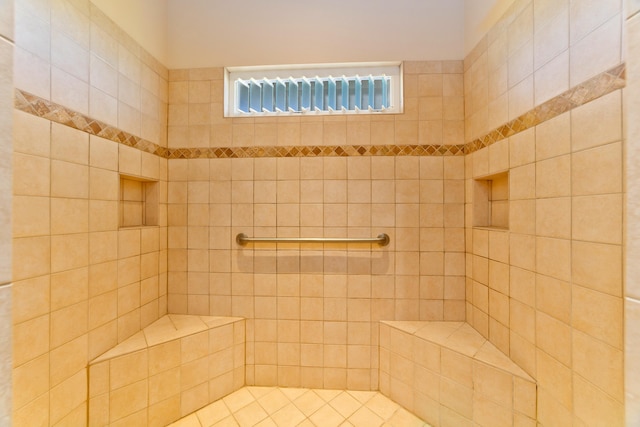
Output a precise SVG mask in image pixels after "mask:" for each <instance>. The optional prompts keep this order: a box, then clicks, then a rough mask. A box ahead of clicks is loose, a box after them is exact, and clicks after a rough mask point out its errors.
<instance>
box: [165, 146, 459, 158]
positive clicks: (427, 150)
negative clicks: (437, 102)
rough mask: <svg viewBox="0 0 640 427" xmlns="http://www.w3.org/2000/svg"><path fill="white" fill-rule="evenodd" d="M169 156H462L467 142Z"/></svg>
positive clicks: (189, 151)
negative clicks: (457, 143) (459, 143)
mask: <svg viewBox="0 0 640 427" xmlns="http://www.w3.org/2000/svg"><path fill="white" fill-rule="evenodd" d="M168 151H169V154H168V156H167V158H169V159H230V158H251V157H349V156H352V157H355V156H462V155H464V145H327V146H324V145H323V146H302V147H300V146H279V147H273V146H268V147H220V148H176V149H169V150H168Z"/></svg>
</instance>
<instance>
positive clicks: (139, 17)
mask: <svg viewBox="0 0 640 427" xmlns="http://www.w3.org/2000/svg"><path fill="white" fill-rule="evenodd" d="M91 1H92V2H93V3H94V4H96V5H97V6H98V7H100V8H101V9H102V10H103V11H104V12H105V13H106V14H107V15H108V16H110V17H111V18H112V19H113V20H114V21H116V22H117V23H118V24H119V25H120V26H121V27H123V29H124V30H125V31H127V32H128V33H129V34H130V35H131V36H132V37H133V38H134V39H136V40H137V41H138V42H139V43H140V44H141V45H142V46H143V47H145V48H146V49H147V50H148V51H149V52H151V53H152V54H153V55H154V56H156V57H157V58H158V59H159V60H160V61H161V62H163V63H164V64H165V65H166V66H167V67H168V68H170V69H177V68H196V67H218V66H234V65H271V64H300V63H321V62H351V61H394V60H448V59H462V58H464V55H465V54H466V53H467V52H468V51H470V50H471V48H472V47H473V46H474V45H475V44H476V43H477V41H478V40H479V39H480V38H481V37H482V35H484V33H485V32H486V31H487V29H488V28H490V25H491V24H493V22H495V20H497V18H498V17H499V16H500V15H501V14H502V12H504V10H505V9H506V7H507V6H508V5H510V4H511V3H512V2H513V1H514V0H393V1H391V0H324V1H310V0H270V1H260V0H91Z"/></svg>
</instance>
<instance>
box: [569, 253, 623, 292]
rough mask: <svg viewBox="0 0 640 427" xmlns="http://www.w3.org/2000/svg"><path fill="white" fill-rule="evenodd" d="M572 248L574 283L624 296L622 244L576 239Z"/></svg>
mask: <svg viewBox="0 0 640 427" xmlns="http://www.w3.org/2000/svg"><path fill="white" fill-rule="evenodd" d="M571 250H572V256H571V268H572V280H573V281H574V283H578V284H580V285H582V286H585V287H588V288H590V289H593V290H597V291H600V292H605V293H607V294H609V295H613V296H622V265H621V264H622V263H621V261H622V254H621V248H620V246H617V245H603V244H597V243H587V242H577V241H576V242H573V244H572V249H571ZM596 260H597V261H596Z"/></svg>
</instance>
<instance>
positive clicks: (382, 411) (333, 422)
mask: <svg viewBox="0 0 640 427" xmlns="http://www.w3.org/2000/svg"><path fill="white" fill-rule="evenodd" d="M171 426H172V427H201V426H202V427H223V426H225V427H226V426H241V427H245V426H246V427H248V426H256V427H275V426H277V427H286V426H308V427H338V426H340V427H342V426H347V427H380V426H384V427H429V425H428V424H426V423H425V422H424V421H422V420H421V419H419V418H418V417H416V416H415V415H413V414H412V413H410V412H408V411H407V410H406V409H404V408H402V407H401V406H400V405H398V404H397V403H394V402H392V401H391V400H389V399H388V398H386V397H385V396H383V395H382V394H380V393H377V392H375V391H344V390H317V389H306V388H279V387H244V388H241V389H240V390H238V391H236V392H234V393H232V394H230V395H228V396H227V397H224V398H222V399H220V400H218V401H216V402H214V403H212V404H210V405H208V406H205V407H204V408H202V409H200V410H199V411H197V412H195V413H193V414H191V415H188V416H186V417H184V418H182V419H181V420H178V421H177V422H175V423H173V424H171Z"/></svg>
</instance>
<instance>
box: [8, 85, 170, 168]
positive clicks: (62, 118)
mask: <svg viewBox="0 0 640 427" xmlns="http://www.w3.org/2000/svg"><path fill="white" fill-rule="evenodd" d="M14 102H15V108H16V109H17V110H20V111H24V112H25V113H29V114H33V115H34V116H38V117H42V118H44V119H48V120H51V121H52V122H56V123H60V124H62V125H65V126H69V127H72V128H74V129H78V130H81V131H84V132H87V133H88V134H90V135H96V136H99V137H102V138H105V139H109V140H111V141H114V142H117V143H119V144H123V145H127V146H129V147H133V148H137V149H138V150H140V151H144V152H146V153H151V154H155V155H157V156H160V157H167V154H168V153H167V152H168V150H167V149H166V148H164V147H161V146H159V145H158V144H154V143H153V142H150V141H147V140H146V139H142V138H140V137H137V136H135V135H132V134H130V133H128V132H125V131H123V130H121V129H118V128H116V127H114V126H111V125H108V124H106V123H104V122H101V121H99V120H94V119H92V118H91V117H88V116H85V115H84V114H80V113H78V112H75V111H73V110H70V109H68V108H66V107H64V106H62V105H59V104H56V103H54V102H51V101H47V100H46V99H43V98H40V97H38V96H35V95H31V94H30V93H27V92H24V91H21V90H20V89H17V88H16V90H15V101H14Z"/></svg>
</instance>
